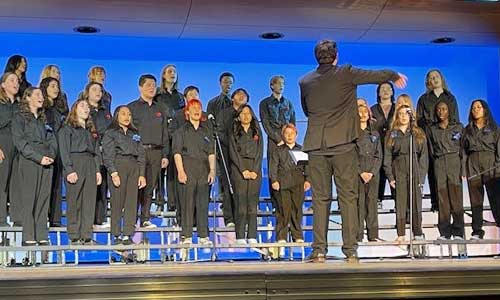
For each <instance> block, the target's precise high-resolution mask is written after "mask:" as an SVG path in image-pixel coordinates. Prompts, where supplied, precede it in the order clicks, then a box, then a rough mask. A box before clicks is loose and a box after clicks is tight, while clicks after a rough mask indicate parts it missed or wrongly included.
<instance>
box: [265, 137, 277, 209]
mask: <svg viewBox="0 0 500 300" xmlns="http://www.w3.org/2000/svg"><path fill="white" fill-rule="evenodd" d="M276 151H278V145H277V144H275V143H274V142H273V141H272V140H271V139H267V184H268V187H269V195H270V197H271V204H272V206H273V208H275V209H277V207H278V206H279V204H278V201H279V195H278V192H277V191H275V190H274V189H273V187H272V185H273V183H272V181H271V177H270V176H269V164H270V162H271V160H270V159H269V158H270V157H271V155H272V154H271V153H274V152H276Z"/></svg>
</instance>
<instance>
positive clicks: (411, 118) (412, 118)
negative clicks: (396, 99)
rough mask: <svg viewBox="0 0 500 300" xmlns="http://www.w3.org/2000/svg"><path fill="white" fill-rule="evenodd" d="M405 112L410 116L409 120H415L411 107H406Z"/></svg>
mask: <svg viewBox="0 0 500 300" xmlns="http://www.w3.org/2000/svg"><path fill="white" fill-rule="evenodd" d="M406 113H407V114H408V115H409V116H410V120H411V121H415V115H414V114H413V111H412V110H411V108H407V109H406Z"/></svg>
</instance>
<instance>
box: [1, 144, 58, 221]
mask: <svg viewBox="0 0 500 300" xmlns="http://www.w3.org/2000/svg"><path fill="white" fill-rule="evenodd" d="M20 157H21V155H20V154H19V153H18V152H16V153H15V154H14V160H13V161H12V170H11V173H10V182H9V200H10V207H9V215H10V219H11V221H12V222H14V223H15V224H17V225H22V223H23V220H24V211H25V209H24V204H23V196H22V190H23V189H22V188H21V187H22V186H23V179H22V177H21V170H20V166H19V160H20ZM49 201H50V200H49ZM47 209H48V208H47Z"/></svg>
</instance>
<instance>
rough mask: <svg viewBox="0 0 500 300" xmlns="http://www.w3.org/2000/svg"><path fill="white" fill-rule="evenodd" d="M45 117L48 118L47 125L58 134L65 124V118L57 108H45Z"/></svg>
mask: <svg viewBox="0 0 500 300" xmlns="http://www.w3.org/2000/svg"><path fill="white" fill-rule="evenodd" d="M45 116H46V117H47V124H49V125H50V126H51V127H52V128H53V129H54V133H57V132H58V131H59V129H61V126H62V124H63V122H64V119H65V116H64V115H62V114H61V112H60V111H59V110H58V109H57V107H55V106H51V107H47V108H45Z"/></svg>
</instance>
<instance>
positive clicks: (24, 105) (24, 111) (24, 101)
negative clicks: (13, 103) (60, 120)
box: [19, 86, 47, 122]
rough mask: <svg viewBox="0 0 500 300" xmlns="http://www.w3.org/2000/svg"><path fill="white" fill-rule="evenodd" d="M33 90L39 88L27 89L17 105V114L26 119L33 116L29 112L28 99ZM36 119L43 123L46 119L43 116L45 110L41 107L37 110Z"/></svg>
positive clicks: (31, 87)
mask: <svg viewBox="0 0 500 300" xmlns="http://www.w3.org/2000/svg"><path fill="white" fill-rule="evenodd" d="M35 90H39V88H37V87H34V86H30V87H29V88H27V89H26V90H25V91H24V94H23V97H22V98H21V102H20V103H19V113H20V114H21V115H23V116H24V117H26V118H31V117H32V116H33V113H32V112H31V110H30V103H29V100H28V97H31V96H32V95H33V92H34V91H35ZM38 119H39V120H42V121H43V122H46V121H47V117H46V115H45V110H44V109H43V107H42V108H39V109H38Z"/></svg>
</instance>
